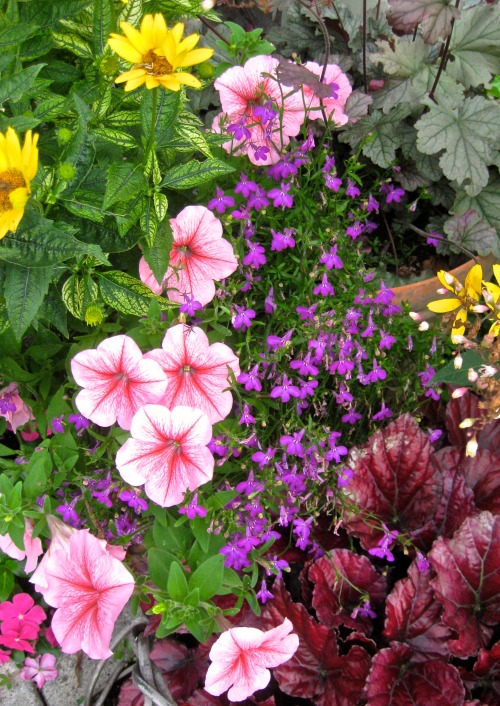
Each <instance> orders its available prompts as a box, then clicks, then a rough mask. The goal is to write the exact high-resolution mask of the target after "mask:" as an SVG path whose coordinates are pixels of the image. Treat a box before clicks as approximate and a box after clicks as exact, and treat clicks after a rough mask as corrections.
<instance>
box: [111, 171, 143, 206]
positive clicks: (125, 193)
mask: <svg viewBox="0 0 500 706" xmlns="http://www.w3.org/2000/svg"><path fill="white" fill-rule="evenodd" d="M147 188H148V183H147V181H146V179H145V178H144V174H143V173H142V172H141V170H140V167H139V166H134V165H133V164H130V163H128V162H125V163H124V164H112V165H111V166H110V167H109V169H108V173H107V176H106V193H105V196H104V204H103V205H104V208H106V209H107V208H109V207H110V206H112V205H113V204H114V203H117V202H118V201H129V200H130V199H132V198H135V197H136V196H137V194H138V193H140V194H142V193H144V192H145V191H146V190H147Z"/></svg>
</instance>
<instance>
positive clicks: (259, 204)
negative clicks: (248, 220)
mask: <svg viewBox="0 0 500 706" xmlns="http://www.w3.org/2000/svg"><path fill="white" fill-rule="evenodd" d="M266 206H269V199H268V198H267V192H266V190H265V189H263V188H262V187H260V186H258V187H257V189H256V190H255V191H254V193H253V194H251V195H250V198H249V199H248V207H249V208H254V209H255V210H256V211H261V210H262V209H263V208H266Z"/></svg>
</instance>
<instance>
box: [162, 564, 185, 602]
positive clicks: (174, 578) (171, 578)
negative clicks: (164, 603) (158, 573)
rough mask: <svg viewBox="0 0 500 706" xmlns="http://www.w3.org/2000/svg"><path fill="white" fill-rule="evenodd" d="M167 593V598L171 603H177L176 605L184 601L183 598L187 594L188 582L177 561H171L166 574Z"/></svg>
mask: <svg viewBox="0 0 500 706" xmlns="http://www.w3.org/2000/svg"><path fill="white" fill-rule="evenodd" d="M167 592H168V595H169V597H170V598H171V599H172V600H173V601H177V602H178V603H182V602H183V601H184V598H185V597H186V596H187V594H188V582H187V579H186V572H185V571H184V569H183V568H182V566H181V565H180V564H179V563H178V562H177V561H173V562H172V563H171V564H170V571H169V572H168V581H167Z"/></svg>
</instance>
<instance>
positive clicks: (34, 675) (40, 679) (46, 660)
mask: <svg viewBox="0 0 500 706" xmlns="http://www.w3.org/2000/svg"><path fill="white" fill-rule="evenodd" d="M56 662H57V658H56V656H55V655H52V654H50V653H49V652H45V653H44V654H42V655H38V657H26V659H25V660H24V667H23V668H22V669H21V671H20V672H19V676H20V677H21V679H22V680H23V681H34V682H35V684H36V685H37V687H38V688H39V689H41V688H42V687H43V686H44V685H45V683H46V682H48V681H54V679H57V675H58V674H59V672H58V671H57V669H56Z"/></svg>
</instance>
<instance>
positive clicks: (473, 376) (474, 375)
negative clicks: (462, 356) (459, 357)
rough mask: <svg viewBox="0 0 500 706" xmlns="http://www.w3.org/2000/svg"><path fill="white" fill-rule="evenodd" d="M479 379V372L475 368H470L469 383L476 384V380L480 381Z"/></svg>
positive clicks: (468, 372) (468, 373)
mask: <svg viewBox="0 0 500 706" xmlns="http://www.w3.org/2000/svg"><path fill="white" fill-rule="evenodd" d="M478 377H479V375H478V374H477V372H476V371H475V370H474V368H469V370H468V371H467V379H468V381H469V382H476V380H477V379H478Z"/></svg>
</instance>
